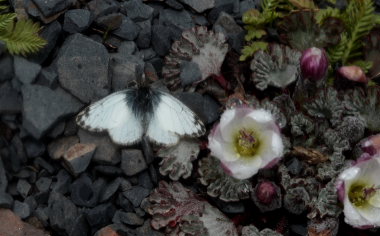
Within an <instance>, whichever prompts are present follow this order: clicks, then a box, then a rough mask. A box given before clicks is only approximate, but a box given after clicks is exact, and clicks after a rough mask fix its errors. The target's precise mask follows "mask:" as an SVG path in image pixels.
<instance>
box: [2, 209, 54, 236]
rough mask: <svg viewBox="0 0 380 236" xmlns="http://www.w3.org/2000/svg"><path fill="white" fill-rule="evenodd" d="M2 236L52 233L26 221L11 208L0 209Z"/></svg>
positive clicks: (48, 235)
mask: <svg viewBox="0 0 380 236" xmlns="http://www.w3.org/2000/svg"><path fill="white" fill-rule="evenodd" d="M0 222H1V224H0V235H1V236H25V235H27V236H50V234H48V233H46V232H44V231H42V230H40V229H37V228H35V227H34V226H32V225H30V224H27V223H24V222H22V221H21V219H20V218H19V217H18V216H17V215H16V214H14V213H13V212H12V211H11V210H8V209H0Z"/></svg>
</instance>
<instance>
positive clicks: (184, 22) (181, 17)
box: [159, 9, 195, 31]
mask: <svg viewBox="0 0 380 236" xmlns="http://www.w3.org/2000/svg"><path fill="white" fill-rule="evenodd" d="M159 24H160V25H165V26H171V27H174V28H175V29H177V30H179V31H184V30H186V29H190V28H192V27H194V26H195V25H194V22H193V20H192V18H191V15H190V14H189V13H188V12H187V11H185V10H182V11H176V10H172V9H164V10H163V11H161V13H160V18H159Z"/></svg>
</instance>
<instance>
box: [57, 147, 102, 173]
mask: <svg viewBox="0 0 380 236" xmlns="http://www.w3.org/2000/svg"><path fill="white" fill-rule="evenodd" d="M95 149H96V145H95V144H83V143H77V144H74V145H73V146H71V147H70V148H69V149H68V150H67V151H66V152H65V154H64V155H63V161H64V163H65V167H67V169H68V171H70V172H71V174H73V175H74V176H77V175H79V174H80V173H82V172H84V171H85V170H86V169H87V167H88V165H89V164H90V162H91V159H92V157H93V155H94V153H95Z"/></svg>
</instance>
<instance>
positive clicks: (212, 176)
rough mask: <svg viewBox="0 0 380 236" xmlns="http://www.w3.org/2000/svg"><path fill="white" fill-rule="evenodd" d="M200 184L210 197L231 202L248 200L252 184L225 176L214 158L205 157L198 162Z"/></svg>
mask: <svg viewBox="0 0 380 236" xmlns="http://www.w3.org/2000/svg"><path fill="white" fill-rule="evenodd" d="M198 173H199V175H200V179H199V180H200V182H201V183H202V184H203V185H206V186H207V194H208V195H210V196H211V197H219V199H221V200H223V201H226V202H232V201H239V200H241V199H247V198H249V194H250V192H251V191H252V184H251V183H250V181H249V180H239V179H235V178H233V177H231V176H229V175H227V174H226V173H225V172H224V170H223V169H222V167H221V165H220V162H219V161H218V160H217V159H216V158H214V157H211V156H210V157H205V158H203V159H201V160H200V161H199V167H198Z"/></svg>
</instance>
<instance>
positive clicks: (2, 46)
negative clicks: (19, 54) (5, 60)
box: [0, 41, 7, 56]
mask: <svg viewBox="0 0 380 236" xmlns="http://www.w3.org/2000/svg"><path fill="white" fill-rule="evenodd" d="M6 50H7V45H6V44H5V42H3V41H0V56H1V55H3V53H4V52H5V51H6Z"/></svg>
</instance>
